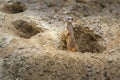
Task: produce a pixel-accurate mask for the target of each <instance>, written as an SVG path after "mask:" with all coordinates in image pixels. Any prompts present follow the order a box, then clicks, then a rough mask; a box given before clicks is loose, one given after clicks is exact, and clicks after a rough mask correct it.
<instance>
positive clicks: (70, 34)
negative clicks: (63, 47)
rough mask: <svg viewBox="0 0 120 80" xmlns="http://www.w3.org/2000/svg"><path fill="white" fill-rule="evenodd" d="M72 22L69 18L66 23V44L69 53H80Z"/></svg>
mask: <svg viewBox="0 0 120 80" xmlns="http://www.w3.org/2000/svg"><path fill="white" fill-rule="evenodd" d="M72 20H73V18H67V20H66V22H67V26H66V29H67V35H66V43H67V49H68V50H69V51H73V52H75V51H78V46H77V43H76V41H75V37H74V30H73V24H72Z"/></svg>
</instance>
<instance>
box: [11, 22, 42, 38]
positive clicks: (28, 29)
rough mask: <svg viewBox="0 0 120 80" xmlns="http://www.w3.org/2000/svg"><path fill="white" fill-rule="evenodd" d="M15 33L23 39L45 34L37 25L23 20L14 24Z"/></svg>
mask: <svg viewBox="0 0 120 80" xmlns="http://www.w3.org/2000/svg"><path fill="white" fill-rule="evenodd" d="M13 25H14V27H15V30H16V31H15V32H16V33H17V34H18V35H19V36H20V37H22V38H26V39H28V38H31V37H32V36H34V35H36V34H37V33H40V32H43V29H41V28H38V27H36V25H35V23H28V22H27V21H23V20H16V21H14V22H13Z"/></svg>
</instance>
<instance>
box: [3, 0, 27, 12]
mask: <svg viewBox="0 0 120 80" xmlns="http://www.w3.org/2000/svg"><path fill="white" fill-rule="evenodd" d="M25 10H27V7H26V5H25V4H24V3H22V2H19V1H16V2H8V3H6V4H5V5H4V6H3V8H2V11H3V12H6V13H11V14H15V13H20V12H24V11H25Z"/></svg>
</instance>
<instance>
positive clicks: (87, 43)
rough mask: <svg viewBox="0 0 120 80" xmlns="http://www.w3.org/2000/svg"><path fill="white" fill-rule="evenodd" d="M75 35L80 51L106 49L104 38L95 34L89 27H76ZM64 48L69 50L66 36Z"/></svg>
mask: <svg viewBox="0 0 120 80" xmlns="http://www.w3.org/2000/svg"><path fill="white" fill-rule="evenodd" d="M73 30H74V36H75V40H76V43H77V46H78V49H79V52H82V53H85V52H91V53H101V52H103V51H104V50H105V49H106V46H105V41H104V39H103V38H102V37H101V36H100V35H98V34H95V33H94V31H93V30H90V29H89V28H88V27H81V26H79V27H74V29H73ZM62 41H63V43H64V45H63V48H62V49H64V50H67V42H66V37H64V38H63V39H62Z"/></svg>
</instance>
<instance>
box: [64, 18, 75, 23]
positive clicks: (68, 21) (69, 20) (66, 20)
mask: <svg viewBox="0 0 120 80" xmlns="http://www.w3.org/2000/svg"><path fill="white" fill-rule="evenodd" d="M64 20H65V22H67V23H71V22H73V18H72V17H66V18H65V19H64Z"/></svg>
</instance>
